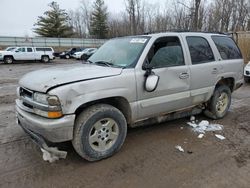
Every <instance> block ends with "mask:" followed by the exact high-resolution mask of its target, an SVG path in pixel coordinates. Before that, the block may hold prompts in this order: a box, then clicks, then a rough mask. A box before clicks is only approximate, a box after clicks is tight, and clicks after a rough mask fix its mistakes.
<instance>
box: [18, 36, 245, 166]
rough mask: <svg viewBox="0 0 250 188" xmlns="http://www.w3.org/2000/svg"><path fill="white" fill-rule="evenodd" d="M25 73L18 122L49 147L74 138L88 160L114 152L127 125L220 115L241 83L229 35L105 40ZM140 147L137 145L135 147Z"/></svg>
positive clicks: (238, 61) (238, 56)
mask: <svg viewBox="0 0 250 188" xmlns="http://www.w3.org/2000/svg"><path fill="white" fill-rule="evenodd" d="M88 62H89V64H75V65H71V67H69V66H65V67H60V68H49V69H44V70H39V71H35V72H31V73H28V74H27V75H25V76H24V77H23V78H22V79H21V80H20V82H19V85H20V87H19V88H18V91H17V93H18V99H17V100H16V112H17V118H18V124H19V125H20V126H21V127H22V128H23V129H24V130H25V132H26V133H28V134H29V135H31V137H33V138H36V139H35V141H36V143H37V144H38V145H39V146H40V147H42V148H43V149H44V150H46V151H48V152H49V153H53V154H54V155H57V154H58V153H60V152H62V151H55V150H52V149H51V148H50V147H49V146H48V144H47V143H50V142H52V143H58V142H64V141H72V144H73V147H74V148H75V150H76V152H77V153H78V154H79V155H80V156H81V157H83V158H84V159H86V160H89V161H97V160H101V159H103V158H107V157H110V156H112V155H113V154H114V153H116V152H117V151H118V150H119V149H120V148H121V146H122V145H123V143H124V140H125V138H126V134H127V128H128V127H135V126H141V125H143V124H144V122H145V121H146V120H150V121H149V122H151V123H156V122H162V121H164V120H169V119H175V118H180V117H185V116H191V115H194V114H198V113H201V112H204V114H205V115H206V116H208V117H210V118H212V119H220V118H223V117H224V116H225V115H226V114H227V112H228V109H229V107H230V104H231V93H232V92H234V91H235V90H236V89H238V88H239V87H241V85H242V84H243V81H244V79H243V71H242V70H243V58H242V55H241V52H240V50H239V48H238V47H237V45H236V43H235V42H234V41H233V39H232V38H230V37H228V36H226V35H221V34H215V33H198V32H197V33H189V32H176V33H175V32H170V33H160V34H152V35H142V36H132V37H123V38H116V39H112V40H109V41H108V42H106V43H105V44H104V45H103V46H102V47H100V48H99V49H98V51H97V52H96V53H95V54H94V55H93V56H91V57H90V58H89V59H88ZM138 147H140V146H138Z"/></svg>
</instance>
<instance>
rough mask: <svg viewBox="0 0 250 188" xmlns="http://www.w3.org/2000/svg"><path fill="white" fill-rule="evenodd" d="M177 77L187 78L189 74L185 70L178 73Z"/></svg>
mask: <svg viewBox="0 0 250 188" xmlns="http://www.w3.org/2000/svg"><path fill="white" fill-rule="evenodd" d="M179 78H180V79H187V78H189V74H188V73H187V72H183V73H181V74H180V75H179Z"/></svg>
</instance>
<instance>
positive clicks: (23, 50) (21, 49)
mask: <svg viewBox="0 0 250 188" xmlns="http://www.w3.org/2000/svg"><path fill="white" fill-rule="evenodd" d="M17 51H19V52H25V48H18V49H17Z"/></svg>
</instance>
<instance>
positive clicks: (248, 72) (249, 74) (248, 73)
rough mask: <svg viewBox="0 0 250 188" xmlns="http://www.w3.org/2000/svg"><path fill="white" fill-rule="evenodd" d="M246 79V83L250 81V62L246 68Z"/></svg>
mask: <svg viewBox="0 0 250 188" xmlns="http://www.w3.org/2000/svg"><path fill="white" fill-rule="evenodd" d="M244 79H245V82H246V83H248V82H250V62H248V64H247V65H246V66H245V68H244Z"/></svg>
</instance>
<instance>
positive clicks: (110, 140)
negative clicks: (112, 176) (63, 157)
mask: <svg viewBox="0 0 250 188" xmlns="http://www.w3.org/2000/svg"><path fill="white" fill-rule="evenodd" d="M126 134H127V123H126V119H125V117H124V115H123V114H122V113H121V112H120V111H119V110H118V109H117V108H115V107H113V106H110V105H106V104H98V105H94V106H91V107H89V108H87V109H86V110H84V111H83V112H82V113H81V114H80V115H79V116H78V117H77V120H76V123H75V128H74V137H73V140H72V143H73V146H74V148H75V150H76V152H77V153H78V154H79V155H80V156H81V157H83V158H84V159H86V160H88V161H97V160H101V159H103V158H107V157H110V156H112V155H113V154H114V153H116V152H117V151H118V150H119V149H120V148H121V146H122V145H123V143H124V140H125V138H126Z"/></svg>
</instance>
